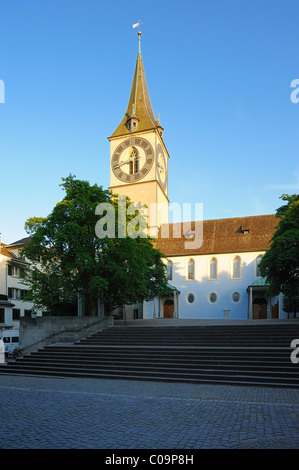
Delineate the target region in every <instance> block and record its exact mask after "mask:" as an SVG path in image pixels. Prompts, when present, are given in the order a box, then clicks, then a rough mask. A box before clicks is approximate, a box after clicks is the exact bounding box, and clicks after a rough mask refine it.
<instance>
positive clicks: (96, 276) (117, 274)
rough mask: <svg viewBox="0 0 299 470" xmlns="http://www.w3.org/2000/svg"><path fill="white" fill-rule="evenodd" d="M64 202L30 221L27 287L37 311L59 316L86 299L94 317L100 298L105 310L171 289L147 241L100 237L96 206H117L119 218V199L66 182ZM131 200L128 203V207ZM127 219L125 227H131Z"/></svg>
mask: <svg viewBox="0 0 299 470" xmlns="http://www.w3.org/2000/svg"><path fill="white" fill-rule="evenodd" d="M62 181H63V183H62V184H61V186H62V187H63V189H64V190H65V193H66V194H65V197H64V199H63V200H62V201H61V202H59V203H58V204H56V206H55V207H54V208H53V210H52V212H51V214H50V215H49V216H48V217H45V218H40V217H34V218H31V219H28V220H27V221H26V224H25V229H26V231H27V233H28V234H29V235H30V242H29V243H28V245H27V246H26V247H25V248H24V250H23V256H25V257H26V258H27V259H28V260H29V261H30V262H31V263H32V265H31V269H30V271H29V272H28V273H27V274H26V277H25V282H26V283H27V284H28V285H29V287H30V290H31V296H32V298H33V301H34V305H35V307H36V308H47V309H48V310H49V311H50V312H55V311H56V310H57V309H58V308H61V305H63V304H67V303H68V302H69V303H72V302H73V303H74V302H76V298H77V295H78V293H79V292H80V294H81V295H83V296H84V299H85V305H86V306H87V312H88V314H89V315H96V314H97V308H98V299H99V298H100V299H101V300H102V301H103V302H104V303H105V307H106V308H105V311H106V312H108V313H111V312H112V311H113V310H114V309H115V308H117V307H120V306H123V305H125V304H133V303H137V302H140V301H143V300H149V299H152V298H153V297H155V296H157V295H160V294H161V293H162V292H163V291H164V289H165V288H167V287H166V285H167V282H166V277H165V267H164V263H163V261H162V258H163V257H162V254H161V253H160V252H159V251H158V250H156V249H155V248H154V247H153V243H152V240H150V239H149V238H148V237H147V236H146V237H141V236H136V237H135V238H133V237H129V236H125V237H119V236H118V225H117V223H116V233H115V237H105V238H99V237H98V236H97V235H96V233H95V227H96V224H97V222H98V221H99V216H98V215H96V207H97V206H98V204H100V203H109V204H112V205H113V207H114V208H115V211H116V212H115V213H116V219H117V216H118V204H117V199H116V198H115V197H114V196H113V195H111V194H110V193H109V191H108V190H103V188H102V187H99V186H97V185H93V186H91V185H90V184H89V183H88V182H87V181H81V180H77V179H75V177H74V176H72V175H70V176H69V177H67V178H63V179H62ZM129 204H130V201H129V200H128V199H127V200H126V205H127V206H128V205H129ZM132 219H133V216H132V215H131V216H127V218H126V220H125V223H126V224H128V223H130V222H132Z"/></svg>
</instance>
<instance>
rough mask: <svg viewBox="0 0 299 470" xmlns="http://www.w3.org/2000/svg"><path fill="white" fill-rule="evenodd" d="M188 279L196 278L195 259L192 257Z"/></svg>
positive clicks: (189, 262)
mask: <svg viewBox="0 0 299 470" xmlns="http://www.w3.org/2000/svg"><path fill="white" fill-rule="evenodd" d="M188 279H189V280H191V279H194V261H193V259H190V260H189V261H188Z"/></svg>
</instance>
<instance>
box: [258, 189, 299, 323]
mask: <svg viewBox="0 0 299 470" xmlns="http://www.w3.org/2000/svg"><path fill="white" fill-rule="evenodd" d="M281 199H282V200H283V201H286V202H287V203H286V204H284V205H283V206H281V207H279V208H278V209H277V211H276V216H277V218H278V219H279V222H278V226H277V228H276V231H275V233H274V235H273V237H272V240H271V246H270V249H269V250H268V251H267V252H266V253H265V255H264V256H263V258H262V260H261V262H260V264H259V268H260V271H261V274H262V276H264V277H266V278H267V282H268V283H269V293H270V294H272V295H278V294H279V293H282V294H284V296H285V297H286V299H288V303H287V305H288V306H289V308H292V310H293V311H294V315H295V316H296V309H297V307H296V305H297V302H296V297H297V296H298V295H299V194H293V195H288V194H283V195H282V196H281Z"/></svg>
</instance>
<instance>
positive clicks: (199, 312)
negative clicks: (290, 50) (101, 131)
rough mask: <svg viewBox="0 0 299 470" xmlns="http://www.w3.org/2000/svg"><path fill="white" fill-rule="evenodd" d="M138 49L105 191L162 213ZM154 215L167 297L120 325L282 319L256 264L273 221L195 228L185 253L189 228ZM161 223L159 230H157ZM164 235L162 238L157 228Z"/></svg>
mask: <svg viewBox="0 0 299 470" xmlns="http://www.w3.org/2000/svg"><path fill="white" fill-rule="evenodd" d="M138 36H139V38H138V39H139V50H138V55H137V62H136V68H135V74H134V78H133V84H132V89H131V94H130V98H129V103H128V107H127V110H126V112H125V114H124V117H123V119H122V121H121V122H120V124H119V125H118V126H117V128H116V129H115V131H114V132H113V133H112V135H111V136H110V137H109V140H110V155H111V156H110V158H111V170H110V175H111V176H110V181H111V184H110V189H111V190H112V192H113V193H114V194H121V195H123V194H124V195H127V196H129V197H130V199H131V200H132V201H135V202H141V203H142V204H146V205H147V206H148V208H150V207H151V204H156V205H157V206H158V205H159V204H161V205H163V207H165V206H166V207H167V208H168V207H169V200H168V164H169V161H168V160H169V154H168V152H167V149H166V146H165V142H164V139H163V130H164V129H163V128H162V126H161V124H160V120H159V116H158V119H157V120H156V119H155V117H154V114H153V110H152V106H151V103H150V98H149V93H148V89H147V85H146V80H145V73H144V67H143V61H142V56H141V50H140V36H141V33H140V32H139V33H138ZM166 212H167V215H166V217H165V218H164V219H163V220H162V219H161V217H159V215H158V214H155V218H154V219H155V220H154V223H152V219H150V220H149V224H150V226H151V227H152V228H158V229H159V230H160V231H159V237H158V242H157V248H159V250H160V251H161V252H162V253H163V254H164V255H165V256H166V257H167V268H168V280H169V285H170V286H172V288H173V290H172V293H171V295H169V296H168V297H165V298H162V299H155V301H152V302H146V303H144V305H143V306H142V305H133V306H129V307H127V311H126V316H127V318H157V317H160V318H165V317H171V318H173V317H174V318H202V319H219V318H224V317H225V318H230V319H271V318H282V317H286V314H285V312H283V310H282V305H281V299H279V298H277V297H274V298H271V297H269V296H267V295H266V289H267V286H265V281H264V279H262V278H261V276H260V273H259V269H258V264H259V261H260V259H261V257H262V256H263V254H264V253H265V251H266V250H267V249H268V248H269V246H270V243H269V241H270V240H271V238H272V236H273V234H274V230H275V227H276V225H277V219H276V217H275V215H267V216H256V217H244V218H233V219H220V220H207V221H203V224H202V227H201V229H202V230H203V233H202V235H203V242H202V244H200V246H199V244H198V246H197V245H196V244H195V245H194V248H192V243H191V242H192V235H193V237H194V239H196V238H197V235H198V234H197V232H196V230H197V225H198V226H200V224H195V222H193V223H192V226H191V230H190V231H189V234H188V237H190V236H191V238H189V242H190V243H189V245H188V247H186V240H187V234H186V236H184V233H183V231H182V227H179V229H180V233H181V235H180V236H179V237H177V235H175V233H174V228H175V227H176V228H177V225H173V224H168V210H167V211H166ZM163 222H166V225H163ZM165 227H166V228H167V229H168V230H169V236H167V237H163V236H162V228H165Z"/></svg>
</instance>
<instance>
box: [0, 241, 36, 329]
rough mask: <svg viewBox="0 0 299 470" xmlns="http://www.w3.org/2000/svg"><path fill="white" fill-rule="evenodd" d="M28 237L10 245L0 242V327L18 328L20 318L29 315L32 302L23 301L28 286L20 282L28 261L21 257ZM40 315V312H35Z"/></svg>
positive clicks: (27, 266)
mask: <svg viewBox="0 0 299 470" xmlns="http://www.w3.org/2000/svg"><path fill="white" fill-rule="evenodd" d="M27 242H28V238H23V239H22V240H18V241H16V242H14V243H11V244H10V245H6V244H3V243H0V328H1V329H2V330H4V329H5V328H6V327H8V328H13V329H19V325H20V318H21V317H22V316H31V312H32V309H33V303H32V302H30V301H27V300H26V301H25V300H24V297H25V295H26V291H27V290H28V287H27V286H26V285H24V284H23V282H22V275H23V273H24V271H25V269H28V268H29V266H30V265H29V263H28V262H27V261H26V260H24V259H23V258H22V257H21V250H22V249H23V248H24V246H25V245H26V243H27ZM36 313H38V314H39V315H41V312H36Z"/></svg>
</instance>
